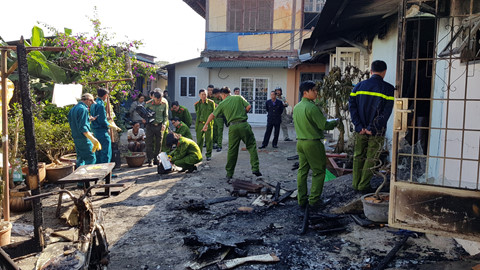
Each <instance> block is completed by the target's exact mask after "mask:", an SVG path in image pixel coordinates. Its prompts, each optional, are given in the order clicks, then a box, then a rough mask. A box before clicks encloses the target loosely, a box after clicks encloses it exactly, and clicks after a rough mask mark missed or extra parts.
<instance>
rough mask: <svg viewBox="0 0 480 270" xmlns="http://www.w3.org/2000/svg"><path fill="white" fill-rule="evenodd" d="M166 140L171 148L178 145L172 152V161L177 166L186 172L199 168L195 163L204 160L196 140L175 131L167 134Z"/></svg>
mask: <svg viewBox="0 0 480 270" xmlns="http://www.w3.org/2000/svg"><path fill="white" fill-rule="evenodd" d="M166 141H167V147H168V148H171V147H172V146H173V145H176V146H177V147H176V148H175V150H174V151H173V152H171V153H170V155H171V156H172V158H171V160H170V161H171V162H172V163H173V164H175V166H178V167H181V168H182V171H185V172H193V171H194V170H196V169H197V166H195V164H196V163H198V162H200V161H202V151H201V150H200V147H198V145H197V144H196V143H195V142H194V141H192V140H191V139H189V138H185V137H180V136H179V135H178V134H173V133H169V134H168V135H167V139H166Z"/></svg>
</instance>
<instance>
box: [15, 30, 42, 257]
mask: <svg viewBox="0 0 480 270" xmlns="http://www.w3.org/2000/svg"><path fill="white" fill-rule="evenodd" d="M17 59H18V75H19V87H20V91H21V98H22V112H23V125H24V128H25V142H26V159H27V161H28V175H27V181H26V182H27V185H28V188H29V189H30V190H31V192H32V195H38V194H40V181H39V178H38V158H37V148H36V142H35V131H34V125H33V113H32V98H31V96H30V85H29V75H28V63H27V50H26V49H25V45H24V41H23V37H22V38H21V39H20V42H19V44H18V45H17ZM33 226H34V227H35V230H34V238H35V240H37V241H35V242H36V243H37V244H38V248H40V249H42V248H43V246H44V240H43V213H42V202H41V200H40V199H34V200H33Z"/></svg>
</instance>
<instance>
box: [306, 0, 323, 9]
mask: <svg viewBox="0 0 480 270" xmlns="http://www.w3.org/2000/svg"><path fill="white" fill-rule="evenodd" d="M323 6H325V0H305V5H304V8H303V11H305V12H321V11H322V9H323Z"/></svg>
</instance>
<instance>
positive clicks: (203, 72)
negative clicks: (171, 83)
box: [169, 58, 209, 113]
mask: <svg viewBox="0 0 480 270" xmlns="http://www.w3.org/2000/svg"><path fill="white" fill-rule="evenodd" d="M200 61H201V59H200V58H196V59H193V60H190V61H186V62H181V63H178V64H175V100H176V101H178V103H179V104H180V105H183V106H185V107H187V109H188V110H189V111H190V113H195V108H194V105H193V104H194V103H195V102H197V101H198V100H199V99H200V98H199V97H198V90H200V89H201V88H205V89H206V88H207V85H208V84H209V81H208V80H209V75H208V73H209V70H208V69H206V68H199V67H198V65H199V64H200ZM184 76H189V77H191V76H194V77H196V78H197V79H196V84H197V85H196V91H195V96H194V97H182V96H180V77H184ZM169 91H171V89H169Z"/></svg>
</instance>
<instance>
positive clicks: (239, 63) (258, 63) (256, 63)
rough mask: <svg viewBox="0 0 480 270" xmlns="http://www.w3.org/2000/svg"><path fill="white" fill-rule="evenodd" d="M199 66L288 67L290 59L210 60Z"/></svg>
mask: <svg viewBox="0 0 480 270" xmlns="http://www.w3.org/2000/svg"><path fill="white" fill-rule="evenodd" d="M198 67H205V68H287V67H288V61H286V60H285V61H283V60H282V61H210V62H202V63H200V65H198Z"/></svg>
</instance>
